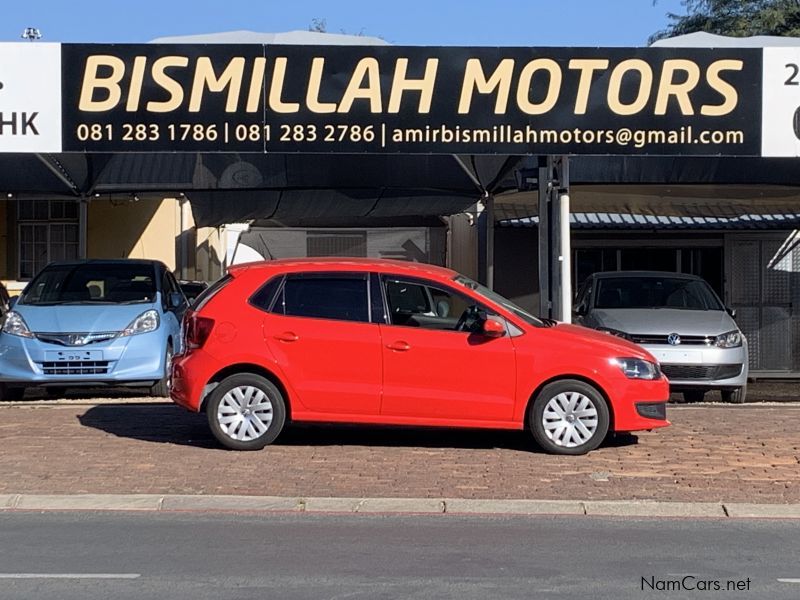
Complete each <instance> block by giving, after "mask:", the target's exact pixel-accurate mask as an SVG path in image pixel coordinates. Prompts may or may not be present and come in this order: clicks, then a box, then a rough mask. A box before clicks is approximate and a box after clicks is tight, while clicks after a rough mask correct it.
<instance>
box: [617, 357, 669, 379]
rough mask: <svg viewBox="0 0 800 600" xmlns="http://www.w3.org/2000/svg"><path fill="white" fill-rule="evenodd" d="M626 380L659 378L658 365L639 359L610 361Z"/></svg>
mask: <svg viewBox="0 0 800 600" xmlns="http://www.w3.org/2000/svg"><path fill="white" fill-rule="evenodd" d="M612 362H613V363H614V364H616V365H617V366H618V367H619V368H620V369H622V372H623V373H625V377H627V378H628V379H658V378H659V377H661V369H660V367H659V366H658V363H652V362H650V361H649V360H642V359H641V358H615V359H613V360H612Z"/></svg>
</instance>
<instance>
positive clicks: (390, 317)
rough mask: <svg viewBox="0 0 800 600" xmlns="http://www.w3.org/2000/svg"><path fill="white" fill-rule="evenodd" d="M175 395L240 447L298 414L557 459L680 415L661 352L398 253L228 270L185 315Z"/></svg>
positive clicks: (263, 439)
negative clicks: (457, 436) (422, 429)
mask: <svg viewBox="0 0 800 600" xmlns="http://www.w3.org/2000/svg"><path fill="white" fill-rule="evenodd" d="M184 328H185V333H184V335H185V338H186V339H185V342H186V343H185V344H184V353H183V354H182V355H179V356H176V357H175V359H174V361H173V378H172V399H173V400H174V401H175V402H176V403H178V404H180V405H182V406H184V407H186V408H188V409H190V410H193V411H205V412H206V413H207V414H208V422H209V425H210V427H211V431H212V432H213V434H214V436H215V437H216V438H217V440H219V441H220V443H222V444H223V445H224V446H227V447H228V448H233V449H236V450H256V449H260V448H263V447H264V446H266V445H267V444H269V443H271V442H272V441H274V440H275V438H276V437H278V434H279V433H280V432H281V429H282V428H283V426H284V424H285V423H286V422H287V421H288V420H292V421H295V422H301V421H302V422H309V421H316V422H327V423H331V422H341V423H345V422H346V423H380V424H391V425H418V426H419V425H424V426H444V427H483V428H497V429H525V428H528V429H530V431H531V433H532V434H533V437H534V438H535V440H536V441H537V442H538V444H539V445H540V446H541V447H542V448H544V449H545V450H546V451H548V452H552V453H557V454H583V453H585V452H588V451H589V450H592V449H594V448H596V447H597V446H598V445H599V444H600V443H601V442H602V441H603V439H604V438H605V437H606V434H607V433H608V432H609V431H634V430H639V429H654V428H657V427H664V426H666V425H669V422H668V421H667V420H666V400H667V398H668V396H669V385H668V382H667V380H666V379H665V378H664V377H663V376H662V375H661V372H660V370H659V367H658V364H657V362H656V361H655V359H654V358H653V357H652V356H651V355H650V354H648V353H647V351H645V350H643V349H642V348H640V347H638V346H636V345H634V344H631V343H629V342H626V341H625V340H622V339H620V338H617V337H614V336H612V335H609V334H606V333H601V332H596V331H592V330H590V329H586V328H583V327H577V326H573V325H566V324H561V323H557V322H555V321H551V320H547V319H539V318H536V317H534V316H533V315H531V314H529V313H527V312H526V311H524V310H523V309H521V308H519V307H518V306H516V305H514V304H513V303H512V302H510V301H509V300H507V299H505V298H503V297H502V296H500V295H498V294H497V293H495V292H493V291H491V290H489V289H487V288H486V287H484V286H482V285H479V284H478V283H475V282H474V281H472V280H470V279H469V278H467V277H464V276H463V275H459V274H458V273H456V272H454V271H451V270H449V269H443V268H440V267H434V266H431V265H426V264H420V263H409V262H402V261H390V260H364V259H337V260H331V259H298V260H278V261H271V262H264V263H252V264H247V265H240V266H235V267H232V268H231V269H230V271H229V273H228V274H227V275H226V276H225V277H223V278H222V279H220V280H219V281H217V282H216V283H215V284H214V285H212V286H211V287H209V288H208V289H207V290H205V291H204V292H203V293H202V294H201V295H200V296H199V297H198V298H197V300H196V302H195V305H194V310H193V311H191V312H190V313H189V314H187V316H186V318H185V321H184Z"/></svg>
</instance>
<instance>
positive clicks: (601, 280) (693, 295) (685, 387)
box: [574, 271, 748, 404]
mask: <svg viewBox="0 0 800 600" xmlns="http://www.w3.org/2000/svg"><path fill="white" fill-rule="evenodd" d="M574 311H575V321H576V322H577V323H580V324H582V325H585V326H586V327H592V328H594V329H600V330H603V331H607V332H608V333H611V334H614V335H618V336H621V337H624V338H626V339H629V340H631V341H633V342H635V343H637V344H639V345H641V346H643V347H644V348H646V349H647V350H648V351H649V352H650V353H651V354H652V355H653V356H655V357H656V358H657V359H658V361H659V362H660V363H661V370H662V371H663V373H664V374H665V375H666V376H667V378H668V379H669V381H670V387H671V389H672V391H680V392H683V395H684V398H685V399H686V400H687V401H688V402H698V401H700V400H702V399H703V396H704V394H705V393H706V392H707V391H709V390H720V392H721V393H722V399H723V400H724V401H726V402H733V403H737V404H738V403H741V402H744V400H745V396H746V393H747V374H748V358H747V340H746V339H745V337H744V335H742V332H741V331H740V330H739V328H738V327H737V326H736V323H735V322H734V320H733V318H732V317H733V311H731V310H728V309H726V308H725V306H724V304H723V303H722V302H721V301H720V299H719V297H718V296H717V295H716V294H715V293H714V290H713V289H711V286H710V285H708V283H706V282H705V281H704V280H703V279H701V278H699V277H696V276H694V275H684V274H680V273H664V272H659V271H613V272H611V271H610V272H604V273H595V274H594V275H591V276H590V277H589V278H588V279H587V280H586V281H585V282H584V283H583V285H582V286H581V287H580V289H579V290H578V296H577V300H576V304H575V309H574Z"/></svg>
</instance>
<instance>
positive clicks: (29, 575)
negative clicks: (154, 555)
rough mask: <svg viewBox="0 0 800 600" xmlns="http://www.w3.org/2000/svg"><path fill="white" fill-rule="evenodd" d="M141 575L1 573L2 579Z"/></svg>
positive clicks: (131, 575)
mask: <svg viewBox="0 0 800 600" xmlns="http://www.w3.org/2000/svg"><path fill="white" fill-rule="evenodd" d="M137 577H141V575H140V574H139V573H0V579H136V578H137Z"/></svg>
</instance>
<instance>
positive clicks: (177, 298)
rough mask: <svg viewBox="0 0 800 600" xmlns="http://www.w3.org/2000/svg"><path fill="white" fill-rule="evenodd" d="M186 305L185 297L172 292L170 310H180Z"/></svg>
mask: <svg viewBox="0 0 800 600" xmlns="http://www.w3.org/2000/svg"><path fill="white" fill-rule="evenodd" d="M183 303H184V299H183V296H182V295H181V294H179V293H178V292H172V293H171V294H170V295H169V307H170V308H180V307H181V306H182V305H183Z"/></svg>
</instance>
